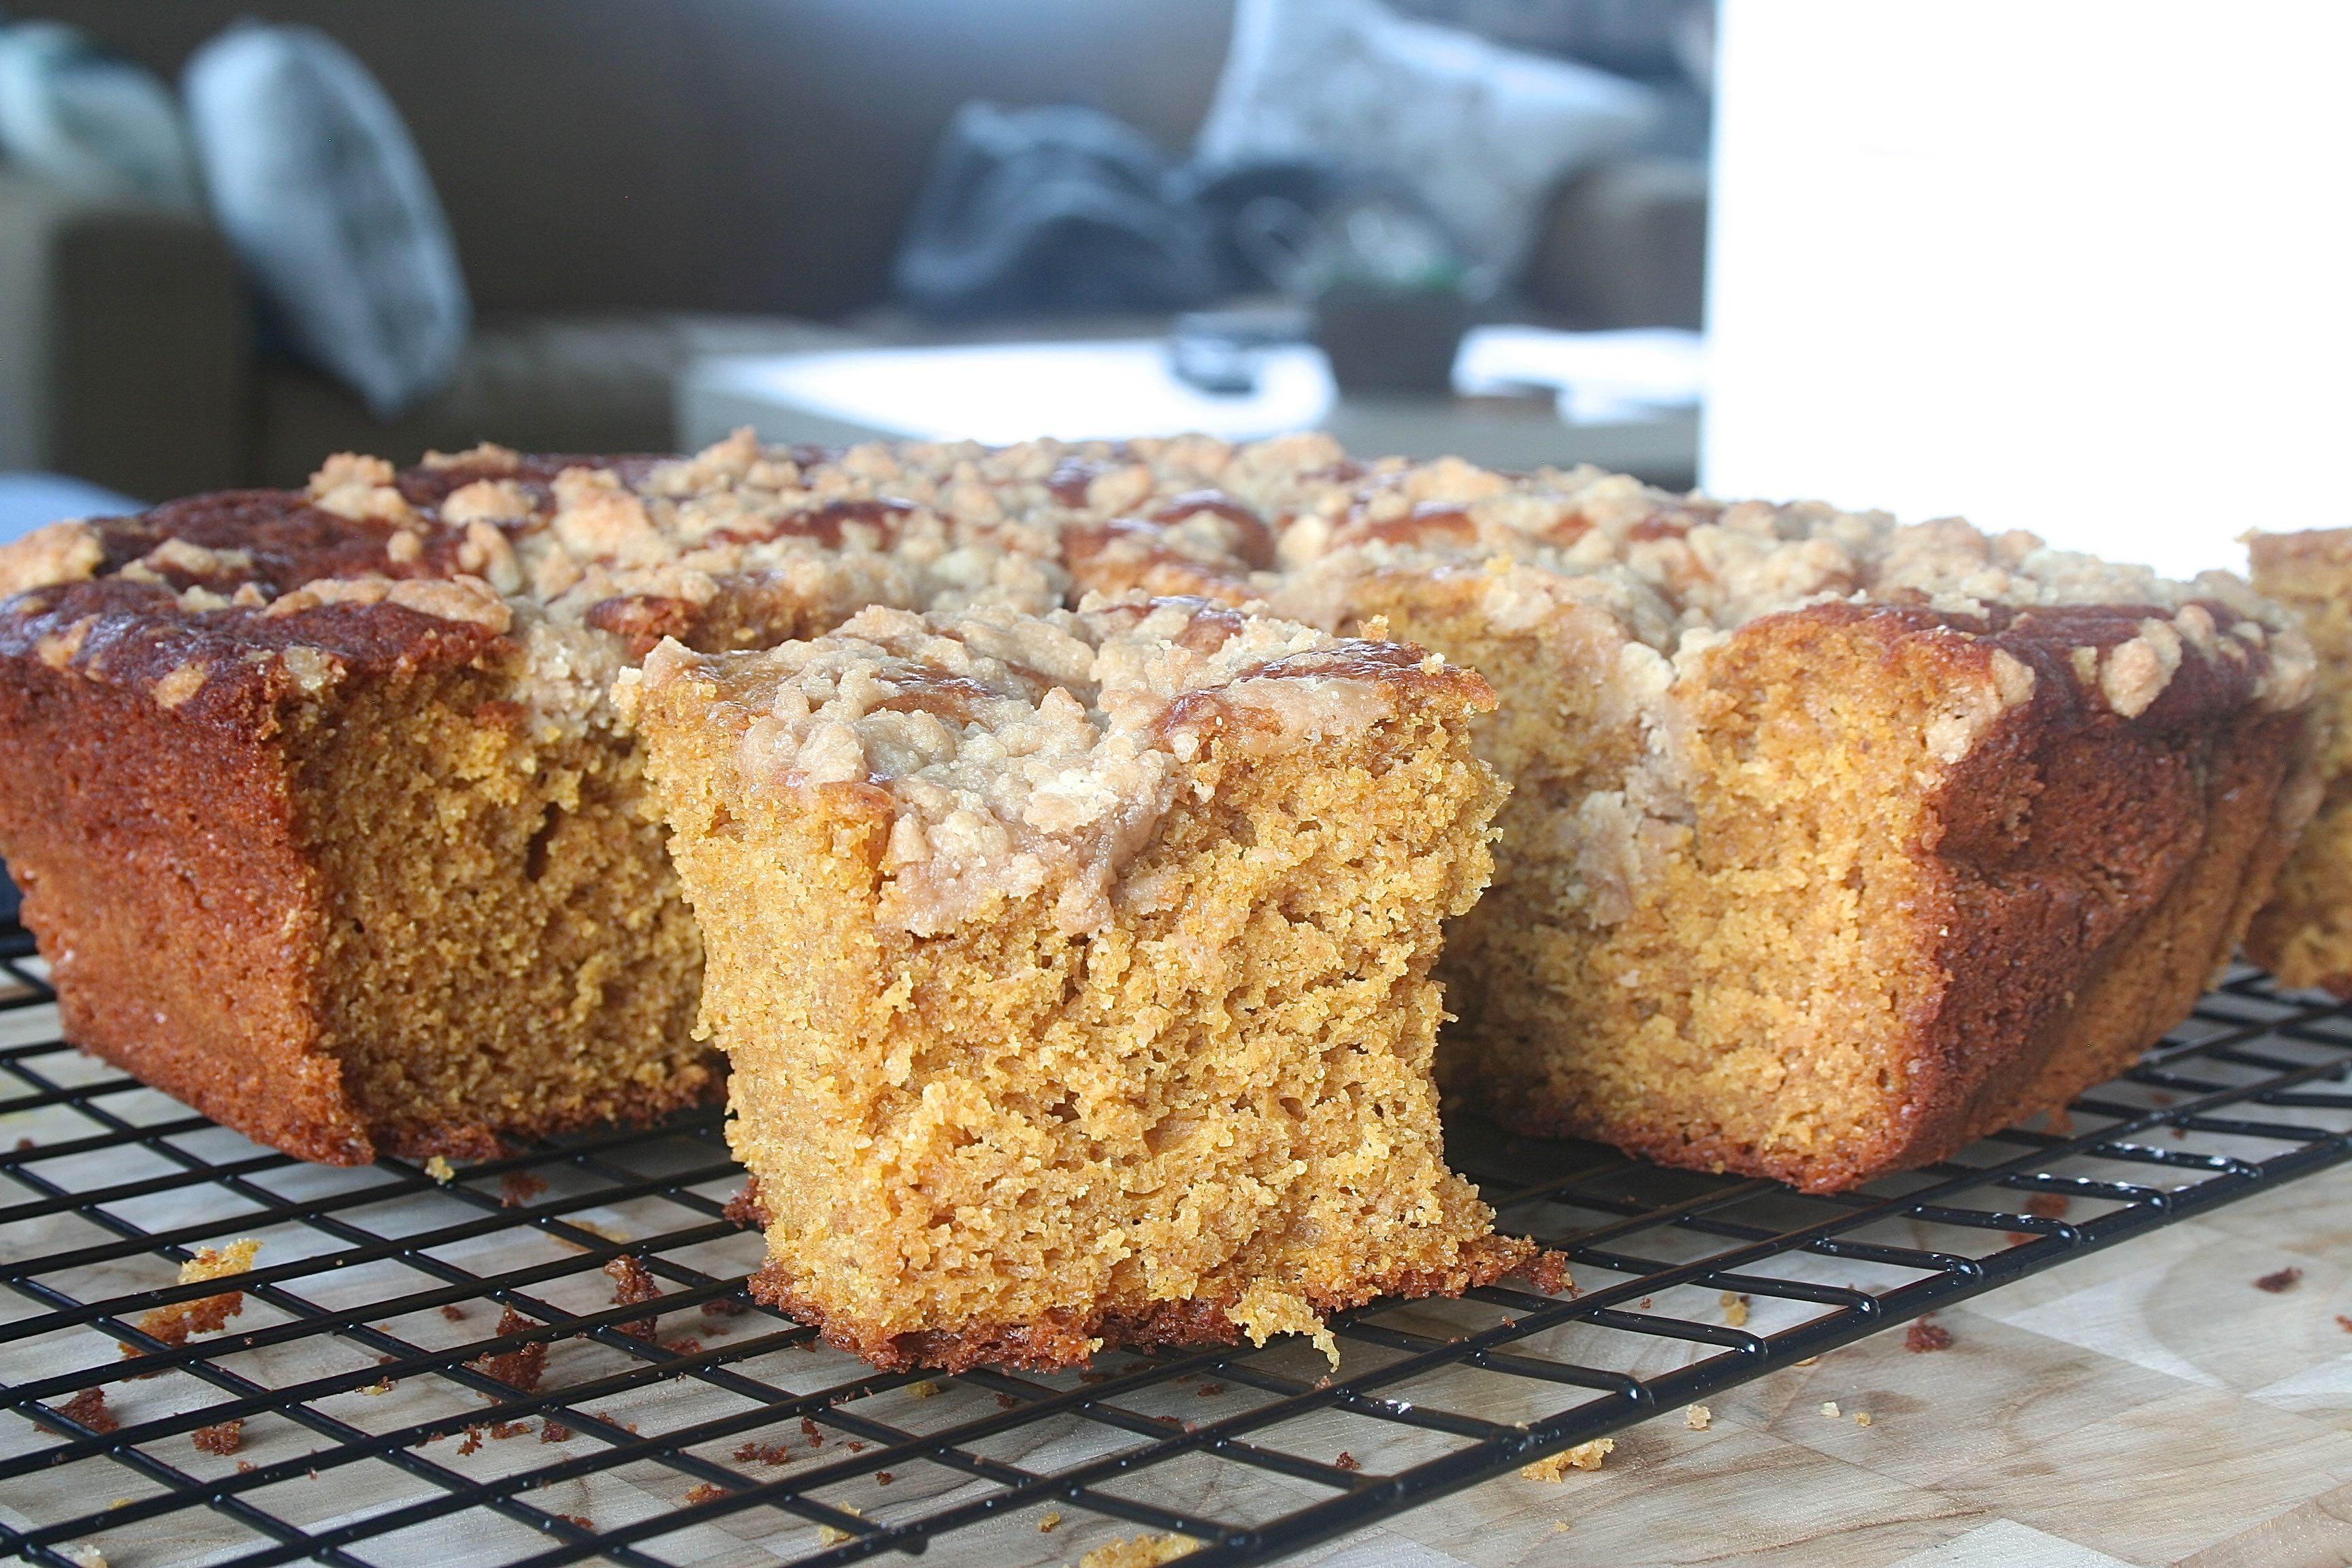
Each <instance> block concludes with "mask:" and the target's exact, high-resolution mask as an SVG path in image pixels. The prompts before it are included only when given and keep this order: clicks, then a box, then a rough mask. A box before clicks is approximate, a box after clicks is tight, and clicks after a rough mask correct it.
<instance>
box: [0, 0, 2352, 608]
mask: <svg viewBox="0 0 2352 1568" xmlns="http://www.w3.org/2000/svg"><path fill="white" fill-rule="evenodd" d="M2347 44H2352V22H2347V19H2346V17H2345V16H2343V15H2341V14H2338V13H2336V10H2335V8H2323V7H2316V6H2311V5H2296V4H2291V3H2289V0H2247V4H2245V5H2242V6H2239V7H2232V8H2231V14H2230V16H2229V17H2228V18H2227V19H2226V20H2223V19H2221V18H2219V17H2217V16H2214V15H2213V14H2211V13H2210V12H2206V11H2202V10H2200V8H2197V7H2191V6H2186V5H2180V6H2168V5H2156V6H2129V5H2124V4H2122V3H2121V0H2074V3H2073V4H2070V5H2065V6H2061V7H2057V8H2055V9H2054V10H2053V9H2051V8H2047V7H2041V6H2035V5H2027V4H2024V3H2023V0H1986V3H1985V4H1983V5H1969V6H1967V7H1961V6H1958V5H1943V4H1919V5H1902V6H1885V5H1874V4H1868V3H1865V0H1723V3H1722V5H1720V6H1718V5H1716V4H1714V3H1712V0H1158V3H1155V4H1150V5H1146V4H1143V3H1141V0H1117V3H1109V0H984V3H976V0H956V3H954V4H950V3H948V0H891V3H888V4H878V3H874V0H669V3H666V4H664V5H645V4H641V3H634V0H394V3H386V0H373V3H363V0H316V3H308V4H279V3H268V4H261V5H256V4H252V3H251V0H235V3H232V0H173V4H171V5H159V4H154V3H153V0H43V3H40V4H37V5H28V6H25V7H22V8H19V9H16V10H15V11H12V12H10V13H7V14H6V15H5V16H0V158H4V159H5V161H0V531H9V532H14V531H21V529H22V528H24V527H26V526H30V525H32V524H33V523H37V522H39V521H48V520H49V519H50V518H53V517H56V516H58V515H63V514H67V513H72V512H87V511H91V510H105V509H106V508H109V507H113V506H122V505H129V504H131V503H133V502H137V501H151V500H161V499H163V498H166V497H170V496H173V495H179V494H184V493H189V492H192V491H197V490H203V489H218V488H224V487H232V486H242V485H252V484H269V485H289V484H299V482H301V480H302V479H303V478H304V477H305V476H306V475H308V474H309V473H310V471H311V470H312V469H313V468H315V467H316V466H317V465H318V463H319V461H320V458H322V457H323V456H324V455H326V454H328V453H330V452H333V451H338V450H346V449H356V450H363V451H370V452H374V453H379V454H381V455H383V456H386V457H389V458H394V460H396V461H401V462H407V461H411V460H414V459H415V458H416V457H417V456H419V455H420V454H421V453H422V452H424V451H425V449H426V448H428V447H440V448H444V449H448V448H457V447H465V446H468V445H471V444H472V443H474V442H475V441H477V440H480V439H493V440H497V441H500V442H503V443H506V444H508V445H511V446H515V447H524V448H529V449H536V450H542V451H565V450H570V451H613V450H644V449H668V448H674V447H692V446H695V445H698V444H700V443H702V442H705V441H708V440H710V439H714V438H716V437H719V436H720V435H723V434H724V433H725V432H726V431H727V430H728V429H730V428H732V427H734V426H739V425H745V424H749V425H751V426H755V427H757V428H758V429H759V430H760V432H761V435H762V436H763V437H767V438H769V439H772V440H813V441H841V440H850V439H856V438H861V437H870V436H877V435H879V436H915V437H972V438H978V439H986V440H1013V439H1020V438H1023V437H1030V436H1038V435H1053V436H1060V437H1071V438H1079V437H1122V436H1133V435H1143V434H1156V433H1164V432H1166V431H1169V430H1172V429H1177V428H1195V429H1204V430H1208V431H1211V432H1213V433H1215V434H1219V435H1223V436H1227V437H1235V438H1243V437H1255V436H1260V435H1265V434H1271V433H1273V432H1275V431H1276V430H1281V429H1287V428H1295V427H1301V426H1321V427H1324V428H1327V429H1329V430H1331V431H1332V432H1333V433H1334V434H1336V435H1338V436H1339V438H1340V439H1342V440H1343V441H1345V442H1346V443H1347V444H1349V446H1350V447H1353V448H1357V449H1359V450H1363V451H1367V452H1370V451H1382V452H1386V451H1401V452H1405V453H1408V454H1410V455H1412V456H1416V457H1434V456H1437V455H1440V454H1442V453H1446V452H1452V453H1456V454H1459V455H1461V456H1463V457H1465V458H1470V459H1471V460H1473V461H1476V462H1481V463H1486V464H1489V465H1492V466H1497V467H1504V468H1530V467H1534V466H1537V465H1538V464H1542V463H1558V464H1562V465H1565V464H1568V463H1572V462H1575V461H1594V462H1599V463H1602V464H1604V465H1607V466H1611V467H1614V468H1624V469H1628V470H1630V471H1633V472H1635V473H1637V474H1640V475H1641V476H1642V477H1643V478H1645V479H1652V480H1654V481H1655V482H1658V483H1661V484H1665V485H1669V486H1673V487H1676V488H1681V487H1687V486H1689V485H1692V484H1693V483H1695V482H1698V481H1700V480H1704V481H1705V482H1706V484H1707V485H1708V487H1709V488H1710V489H1715V490H1717V491H1718V492H1719V493H1727V494H1737V493H1764V494H1770V495H1774V496H1779V497H1787V496H1791V495H1795V494H1801V493H1809V494H1822V495H1826V496H1828V497H1829V498H1830V499H1832V500H1837V501H1839V502H1841V503H1842V504H1846V505H1853V506H1866V505H1873V504H1877V505H1885V506H1888V507H1890V508H1892V509H1894V510H1896V511H1898V513H1900V514H1901V515H1903V516H1905V517H1906V518H1914V517H1919V516H1927V515H1935V514H1937V513H1938V512H1944V511H1951V510H1967V511H1969V512H1970V513H1971V514H1972V515H1974V516H1975V517H1976V519H1977V521H1979V522H1982V523H1984V524H1985V525H1987V526H1989V527H1993V528H2003V527H2012V526H2021V527H2032V528H2036V529H2039V530H2041V531H2043V532H2045V533H2047V534H2049V535H2050V536H2051V537H2053V540H2055V541H2057V542H2063V543H2071V544H2080V545H2083V546H2085V547H2095V548H2103V549H2105V550H2108V551H2110V552H2114V553H2116V554H2119V555H2123V556H2126V557H2127V558H2133V559H2143V560H2153V561H2155V562H2157V563H2158V564H2160V565H2164V566H2166V567H2168V568H2169V569H2173V570H2190V569H2193V568H2194V567H2196V566H2199V565H2204V564H2222V563H2229V560H2230V558H2231V556H2232V554H2233V552H2234V548H2235V547H2234V545H2233V544H2231V540H2232V539H2233V538H2234V536H2235V534H2236V532H2238V531H2242V529H2243V528H2245V527H2248V526H2252V525H2253V524H2254V523H2256V522H2261V523H2263V525H2265V526H2273V527H2275V526H2280V524H2279V523H2278V522H2277V521H2276V520H2275V518H2274V517H2269V516H2262V517H2257V516H2253V515H2241V511H2242V509H2241V508H2239V507H2237V506H2236V505H2235V504H2233V502H2232V501H2231V500H2230V499H2229V497H2228V491H2229V490H2230V489H2231V487H2232V486H2233V485H2235V486H2239V487H2241V488H2242V487H2245V486H2252V485H2271V484H2277V483H2282V482H2293V481H2294V480H2295V479H2299V478H2300V477H2301V476H2302V475H2303V474H2305V473H2306V472H2323V471H2325V470H2326V469H2327V468H2330V467H2332V465H2331V464H2328V463H2327V462H2326V461H2325V458H2324V457H2323V456H2319V455H2321V454H2332V451H2333V450H2334V449H2335V447H2336V446H2337V445H2339V444H2340V437H2338V436H2336V434H2335V433H2336V432H2337V431H2340V430H2341V428H2342V426H2343V419H2344V416H2345V415H2346V414H2347V413H2352V408H2347V401H2346V395H2345V394H2344V392H2343V390H2342V388H2341V385H2340V380H2341V378H2340V377H2339V376H2337V375H2336V374H2335V366H2336V364H2337V363H2341V357H2342V353H2343V351H2344V350H2346V349H2347V348H2352V331H2347V321H2346V318H2345V307H2344V305H2343V303H2342V300H2341V294H2342V290H2341V289H2339V288H2338V287H2336V283H2335V281H2334V274H2335V271H2336V266H2337V264H2336V256H2337V255H2338V254H2340V252H2339V250H2338V249H2337V242H2338V241H2340V239H2341V237H2342V232H2343V230H2344V228H2345V227H2346V226H2347V223H2346V220H2347V216H2352V207H2347V191H2346V182H2345V180H2344V179H2343V177H2342V176H2343V160H2344V154H2345V153H2347V148H2352V143H2347V124H2346V121H2347V110H2345V109H2344V108H2342V107H2339V105H2340V104H2341V102H2342V100H2344V97H2345V95H2343V94H2341V93H2340V92H2338V91H2336V90H2334V86H2333V84H2332V83H2331V82H2329V81H2328V80H2327V79H2326V74H2327V72H2328V71H2330V70H2331V69H2332V68H2333V62H2336V61H2340V60H2341V59H2342V58H2346V55H2347V49H2346V47H2345V46H2346V45H2347ZM1711 215H1712V221H1711ZM1711 238H1712V245H1711V244H1710V239H1711ZM1710 253H1711V256H1710ZM1702 405H1704V408H1705V411H1706V412H1705V417H1704V418H1702V413H1701V411H1702ZM2328 504H2330V503H2322V502H2309V503H2305V505H2306V506H2308V507H2310V508H2312V509H2315V510H2317V511H2318V512H2320V513H2321V514H2323V515H2320V516H2318V517H2315V519H2314V521H2337V522H2340V521H2346V520H2345V519H2343V518H2341V517H2340V516H2337V517H2329V516H2326V515H2324V514H2325V513H2326V510H2327V506H2328Z"/></svg>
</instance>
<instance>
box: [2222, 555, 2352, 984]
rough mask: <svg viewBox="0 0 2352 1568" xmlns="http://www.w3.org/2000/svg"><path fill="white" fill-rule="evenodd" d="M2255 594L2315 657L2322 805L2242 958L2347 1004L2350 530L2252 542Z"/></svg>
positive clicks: (2351, 807) (2351, 878)
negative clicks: (2281, 612) (2298, 629)
mask: <svg viewBox="0 0 2352 1568" xmlns="http://www.w3.org/2000/svg"><path fill="white" fill-rule="evenodd" d="M2246 546H2247V553H2248V554H2249V556H2251V557H2252V562H2253V569H2254V571H2253V577H2254V588H2255V590H2256V591H2257V592H2258V593H2261V594H2263V595H2266V596H2268V597H2270V598H2272V599H2274V600H2276V601H2277V602H2278V603H2280V604H2282V605H2285V606H2286V607H2287V609H2288V610H2290V611H2291V612H2293V613H2294V615H2295V616H2297V618H2298V621H2299V623H2300V625H2301V626H2302V627H2303V630H2304V633H2305V636H2307V637H2310V639H2311V645H2312V648H2313V651H2314V652H2315V654H2316V655H2317V656H2318V660H2319V673H2318V679H2317V682H2316V684H2317V687H2318V696H2317V700H2316V703H2315V707H2316V717H2317V720H2318V728H2319V731H2320V733H2321V735H2322V736H2323V741H2322V744H2321V747H2320V751H2319V759H2318V760H2319V767H2318V781H2317V787H2318V788H2319V789H2320V791H2321V792H2322V793H2321V798H2320V802H2319V807H2318V811H2317V813H2316V815H2315V816H2313V818H2312V821H2311V826H2309V827H2308V828H2306V829H2305V830H2304V835H2303V838H2302V841H2301V842H2300V843H2298V844H2297V845H2296V846H2295V851H2294V857H2293V858H2290V859H2289V860H2288V861H2287V863H2286V868H2285V869H2284V870H2283V871H2281V872H2280V873H2279V879H2278V891H2277V893H2276V894H2275V896H2273V898H2272V900H2271V901H2270V903H2269V904H2267V905H2265V906H2264V907H2263V910H2262V912H2261V913H2259V914H2257V915H2256V916H2255V917H2254V923H2253V926H2252V929H2251V930H2249V931H2247V932H2246V955H2247V956H2248V957H2249V958H2252V960H2253V961H2254V962H2255V963H2259V964H2261V965H2262V966H2263V968H2265V969H2267V970H2269V971H2270V972H2271V973H2273V974H2274V975H2276V976H2277V977H2278V979H2279V980H2280V982H2281V983H2282V984H2287V985H2297V986H2302V985H2317V986H2324V987H2325V988H2326V989H2327V990H2329V991H2332V992H2334V993H2335V994H2336V995H2338V996H2342V997H2347V998H2352V529H2345V528H2328V529H2314V530H2311V531H2308V532H2304V533H2256V534H2252V535H2250V536H2249V537H2248V539H2247V541H2246Z"/></svg>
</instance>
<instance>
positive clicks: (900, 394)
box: [677, 339, 1698, 489]
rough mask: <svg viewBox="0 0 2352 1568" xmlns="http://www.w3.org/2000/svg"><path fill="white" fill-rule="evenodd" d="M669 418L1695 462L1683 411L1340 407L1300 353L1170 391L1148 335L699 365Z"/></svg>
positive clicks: (702, 427)
mask: <svg viewBox="0 0 2352 1568" xmlns="http://www.w3.org/2000/svg"><path fill="white" fill-rule="evenodd" d="M747 425H748V426H751V428H752V429H753V430H755V431H757V432H758V433H759V435H760V437H761V439H762V440H766V441H775V442H807V443H811V444H814V445H824V446H835V445H842V444H846V443H850V442H856V441H868V440H895V439H908V438H913V439H929V440H940V439H972V440H981V441H988V442H992V443H1000V442H1010V441H1018V440H1024V439H1028V438H1031V437H1039V436H1053V437H1061V438H1063V439H1066V440H1085V439H1107V440H1116V439H1120V438H1123V437H1133V436H1152V435H1173V434H1176V433H1179V432H1181V431H1188V430H1196V431H1201V432H1203V433H1205V434H1208V435H1212V436H1217V437H1223V438H1224V439H1227V440H1234V441H1242V440H1252V439H1255V438H1258V437H1265V436H1271V435H1276V434H1279V433H1281V432H1284V431H1287V430H1297V429H1323V430H1328V431H1329V432H1330V433H1331V434H1332V435H1333V436H1334V437H1337V438H1338V439H1339V442H1340V444H1341V445H1342V446H1344V447H1347V448H1348V449H1349V451H1351V452H1354V453H1357V454H1359V455H1362V456H1380V455H1386V454H1391V453H1396V454H1402V455H1403V456H1406V457H1410V458H1437V457H1444V456H1449V455H1450V456H1454V457H1459V458H1465V459H1467V460H1468V461H1470V462H1473V463H1477V464H1480V465H1482V466H1484V467H1487V468H1514V469H1527V468H1539V467H1542V466H1543V465H1545V464H1551V465H1554V466H1557V467H1561V468H1566V467H1570V466H1572V465H1574V464H1576V463H1580V462H1590V463H1597V464H1599V465H1601V467H1603V468H1615V469H1620V470H1622V471H1624V472H1627V473H1632V474H1635V475H1638V476H1640V477H1641V478H1643V479H1648V480H1650V481H1651V482H1653V483H1655V484H1661V485H1664V486H1666V487H1667V488H1669V489H1688V488H1689V487H1690V485H1691V484H1692V482H1693V475H1694V473H1695V472H1696V468H1697V453H1698V419H1697V416H1696V414H1695V413H1693V412H1689V411H1678V412H1673V413H1668V414H1664V415H1662V416H1659V417H1656V418H1653V419H1644V420H1639V421H1629V422H1625V423H1616V424H1594V425H1571V424H1569V423H1566V422H1564V421H1563V420H1562V419H1561V418H1560V417H1559V414H1558V413H1557V411H1556V408H1555V405H1554V400H1553V399H1552V398H1551V397H1550V396H1549V395H1543V396H1531V397H1454V396H1444V397H1427V398H1417V397H1396V398H1381V399H1370V398H1355V397H1342V396H1339V395H1337V393H1336V391H1335V389H1334V388H1333V386H1332V384H1331V380H1330V373H1329V371H1328V368H1327V367H1326V366H1325V365H1324V363H1323V360H1322V355H1321V354H1320V353H1319V352H1318V351H1317V350H1315V349H1312V348H1307V347H1305V346H1297V347H1292V348H1286V349H1282V350H1277V351H1276V352H1275V353H1274V354H1272V355H1270V356H1269V358H1268V360H1267V362H1266V363H1265V368H1264V371H1263V373H1262V374H1261V377H1260V381H1259V385H1258V388H1257V390H1256V391H1255V393H1252V394H1248V395H1240V396H1215V395H1210V394H1207V393H1203V392H1201V391H1199V390H1197V389H1195V388H1193V387H1191V386H1188V385H1186V384H1183V383H1182V382H1181V381H1178V380H1177V379H1176V377H1175V376H1174V374H1172V373H1171V372H1170V370H1169V369H1168V366H1167V358H1166V353H1165V349H1164V345H1163V344H1162V343H1161V342H1159V341H1157V340H1151V339H1127V340H1117V341H1108V342H1099V341H1098V342H1053V343H1043V342H1040V343H982V344H959V345H950V346H935V347H919V348H877V349H867V350H852V351H846V352H844V353H829V354H795V355H723V356H713V357H711V358H708V359H704V360H699V361H697V362H696V363H694V364H693V365H691V366H690V367H689V368H688V371H687V373H686V374H685V375H684V376H682V377H681V378H680V380H679V384H678V389H677V429H678V433H679V438H680V439H681V440H682V441H683V442H684V443H685V444H686V445H688V447H699V446H703V445H706V444H708V443H709V442H711V441H715V440H718V439H719V438H720V437H724V436H725V435H727V434H728V432H730V430H734V429H737V428H739V427H740V426H747Z"/></svg>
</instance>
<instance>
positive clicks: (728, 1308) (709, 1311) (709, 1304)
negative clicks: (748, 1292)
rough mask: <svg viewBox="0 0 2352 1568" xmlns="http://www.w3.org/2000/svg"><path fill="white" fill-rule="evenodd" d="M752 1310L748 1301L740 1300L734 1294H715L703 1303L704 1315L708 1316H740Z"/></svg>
mask: <svg viewBox="0 0 2352 1568" xmlns="http://www.w3.org/2000/svg"><path fill="white" fill-rule="evenodd" d="M750 1310H751V1307H750V1306H749V1305H748V1304H747V1303H745V1302H742V1301H738V1300H736V1299H735V1298H734V1297H732V1296H713V1297H712V1298H710V1300H708V1301H705V1302H704V1303H703V1304H702V1315H703V1316H704V1317H706V1318H740V1317H741V1316H742V1315H743V1314H744V1313H746V1312H748V1311H750Z"/></svg>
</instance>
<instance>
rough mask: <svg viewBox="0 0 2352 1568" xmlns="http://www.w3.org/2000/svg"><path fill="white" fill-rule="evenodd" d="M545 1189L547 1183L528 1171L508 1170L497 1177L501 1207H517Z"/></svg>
mask: <svg viewBox="0 0 2352 1568" xmlns="http://www.w3.org/2000/svg"><path fill="white" fill-rule="evenodd" d="M545 1191H547V1184H546V1183H545V1182H543V1181H541V1180H540V1178H538V1177H537V1176H534V1175H532V1174H531V1173H530V1172H529V1171H509V1172H508V1173H506V1174H505V1175H503V1176H500V1177H499V1206H501V1207H503V1208H510V1209H519V1208H520V1207H522V1205H525V1204H527V1203H529V1202H530V1200H531V1199H533V1198H535V1197H537V1196H539V1194H541V1193H543V1192H545Z"/></svg>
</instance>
